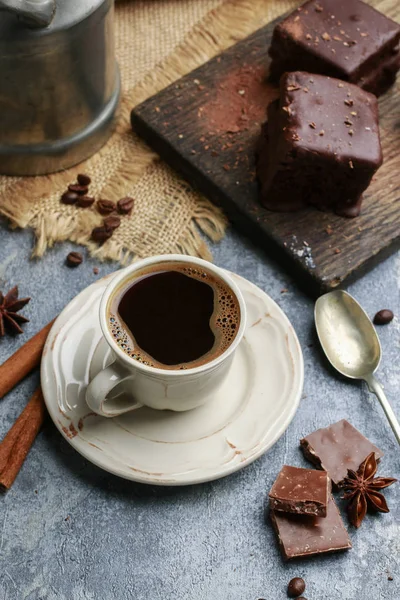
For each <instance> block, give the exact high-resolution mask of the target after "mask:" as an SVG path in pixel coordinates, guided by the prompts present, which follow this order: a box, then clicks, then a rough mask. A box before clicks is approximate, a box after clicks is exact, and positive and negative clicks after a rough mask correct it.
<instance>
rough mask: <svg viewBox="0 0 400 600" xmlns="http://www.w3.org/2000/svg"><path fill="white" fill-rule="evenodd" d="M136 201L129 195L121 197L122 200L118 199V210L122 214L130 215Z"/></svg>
mask: <svg viewBox="0 0 400 600" xmlns="http://www.w3.org/2000/svg"><path fill="white" fill-rule="evenodd" d="M134 202H135V201H134V199H133V198H129V196H127V197H126V198H121V200H118V202H117V209H118V212H119V213H120V214H121V215H129V214H130V213H131V212H132V208H133V205H134Z"/></svg>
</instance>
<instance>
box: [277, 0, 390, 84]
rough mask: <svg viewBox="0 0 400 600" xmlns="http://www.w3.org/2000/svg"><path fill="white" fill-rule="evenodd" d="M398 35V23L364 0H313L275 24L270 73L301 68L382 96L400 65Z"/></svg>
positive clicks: (279, 74)
mask: <svg viewBox="0 0 400 600" xmlns="http://www.w3.org/2000/svg"><path fill="white" fill-rule="evenodd" d="M399 40H400V26H399V25H398V24H397V23H395V22H394V21H392V20H391V19H388V18H387V17H385V16H384V15H383V14H382V13H380V12H378V11H377V10H375V9H374V8H372V7H371V6H368V5H367V4H365V3H364V2H361V0H318V1H316V0H310V2H306V3H305V4H303V6H301V7H300V8H298V9H297V10H295V11H294V12H293V13H292V14H291V15H289V17H287V18H286V19H285V20H283V21H282V22H281V23H279V24H278V25H277V26H276V27H275V30H274V34H273V37H272V43H271V47H270V50H269V54H270V56H271V58H272V64H271V78H272V79H279V77H280V76H281V75H282V74H283V73H284V72H285V71H297V70H302V71H308V72H310V73H321V74H323V75H330V76H332V77H338V78H340V79H344V80H345V81H350V82H351V83H355V84H357V85H359V86H360V87H362V88H364V89H365V90H367V91H369V92H372V93H374V94H376V95H380V94H382V93H383V92H385V91H386V90H387V89H388V88H389V87H390V86H391V85H392V84H393V83H394V81H395V78H396V73H397V71H398V70H399V68H400V51H399V47H398V43H399Z"/></svg>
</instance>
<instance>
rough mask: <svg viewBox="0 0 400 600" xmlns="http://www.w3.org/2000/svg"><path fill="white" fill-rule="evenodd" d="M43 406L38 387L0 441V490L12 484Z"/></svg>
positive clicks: (40, 416) (42, 419)
mask: <svg viewBox="0 0 400 600" xmlns="http://www.w3.org/2000/svg"><path fill="white" fill-rule="evenodd" d="M45 412H46V411H45V406H44V400H43V394H42V390H41V388H40V387H38V388H37V390H36V391H35V393H34V394H33V396H32V398H31V399H30V400H29V402H28V404H27V405H26V407H25V408H24V410H23V411H22V413H21V414H20V416H19V417H18V419H17V420H16V421H15V423H14V425H13V426H12V427H11V429H10V431H9V432H8V433H7V434H6V437H5V438H4V440H3V441H2V442H0V490H1V491H3V492H4V491H6V490H8V489H10V487H11V486H12V484H13V482H14V480H15V478H16V476H17V475H18V473H19V470H20V469H21V467H22V464H23V462H24V460H25V458H26V456H27V454H28V452H29V450H30V448H31V446H32V444H33V442H34V441H35V438H36V436H37V434H38V432H39V429H40V427H41V426H42V423H43V421H44V416H45Z"/></svg>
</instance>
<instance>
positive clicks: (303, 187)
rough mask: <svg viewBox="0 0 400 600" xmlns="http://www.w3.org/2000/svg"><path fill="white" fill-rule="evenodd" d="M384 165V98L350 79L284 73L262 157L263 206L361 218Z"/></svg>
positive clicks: (259, 160)
mask: <svg viewBox="0 0 400 600" xmlns="http://www.w3.org/2000/svg"><path fill="white" fill-rule="evenodd" d="M381 164H382V150H381V143H380V137H379V125H378V105H377V100H376V97H375V96H374V95H372V94H369V93H368V92H365V91H364V90H362V89H360V88H359V87H357V86H355V85H352V84H350V83H343V81H341V80H339V79H332V78H331V77H325V76H324V75H310V74H309V73H304V72H301V71H297V72H294V73H286V74H285V75H283V76H282V77H281V82H280V99H279V100H277V101H275V102H273V103H272V104H270V105H269V107H268V122H267V123H266V124H265V125H264V127H263V130H262V134H261V138H260V142H259V150H258V157H257V175H258V179H259V181H260V186H261V202H262V204H263V205H264V206H265V207H266V208H268V209H270V210H275V211H282V212H285V211H295V210H299V209H301V208H303V207H305V206H307V205H309V204H311V205H314V206H316V207H318V208H320V209H321V210H326V209H329V208H331V209H334V210H335V212H336V213H337V214H339V215H342V216H345V217H355V216H357V215H358V214H359V212H360V207H361V202H362V193H363V191H364V190H365V189H366V188H367V187H368V185H369V184H370V181H371V179H372V177H373V175H374V174H375V172H376V171H377V169H378V168H379V167H380V166H381Z"/></svg>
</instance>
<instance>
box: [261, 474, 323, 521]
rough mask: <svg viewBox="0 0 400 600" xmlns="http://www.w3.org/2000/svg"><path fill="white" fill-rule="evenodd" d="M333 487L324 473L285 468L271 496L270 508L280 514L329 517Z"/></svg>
mask: <svg viewBox="0 0 400 600" xmlns="http://www.w3.org/2000/svg"><path fill="white" fill-rule="evenodd" d="M330 487H331V486H330V479H329V477H328V475H327V473H326V472H324V471H316V470H315V469H300V468H298V467H290V466H288V465H284V466H283V467H282V470H281V472H280V473H279V475H278V477H277V478H276V481H275V483H274V485H273V486H272V488H271V491H270V493H269V506H270V508H271V509H273V510H276V511H283V512H287V513H294V514H297V515H313V516H316V517H326V508H327V505H328V499H329V496H330Z"/></svg>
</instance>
